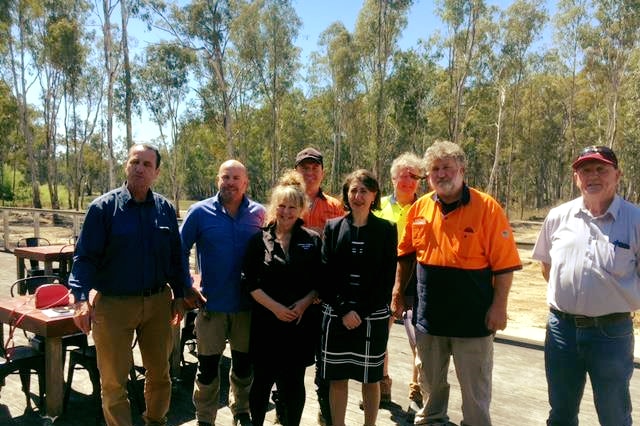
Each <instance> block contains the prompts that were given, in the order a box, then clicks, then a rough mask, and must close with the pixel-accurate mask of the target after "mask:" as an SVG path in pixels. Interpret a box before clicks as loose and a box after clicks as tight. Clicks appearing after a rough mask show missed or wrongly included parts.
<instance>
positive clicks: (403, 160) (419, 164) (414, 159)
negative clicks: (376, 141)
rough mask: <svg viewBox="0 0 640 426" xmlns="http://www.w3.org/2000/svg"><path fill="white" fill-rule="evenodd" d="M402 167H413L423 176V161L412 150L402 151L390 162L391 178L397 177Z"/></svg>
mask: <svg viewBox="0 0 640 426" xmlns="http://www.w3.org/2000/svg"><path fill="white" fill-rule="evenodd" d="M402 169H414V170H416V171H417V174H418V175H419V176H424V173H425V168H424V162H423V161H422V159H421V158H420V157H418V156H417V155H415V154H414V153H413V152H404V153H402V154H400V156H398V157H397V158H396V159H395V160H393V162H392V163H391V178H395V177H397V176H398V174H399V173H400V171H401V170H402Z"/></svg>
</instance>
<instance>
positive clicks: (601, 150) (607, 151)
mask: <svg viewBox="0 0 640 426" xmlns="http://www.w3.org/2000/svg"><path fill="white" fill-rule="evenodd" d="M589 154H600V155H602V157H603V158H605V159H606V160H609V161H611V162H612V163H613V164H614V165H617V164H618V157H616V154H615V153H614V152H613V150H612V149H611V148H609V147H608V146H600V145H597V146H596V145H594V146H588V147H586V148H585V149H583V150H582V151H581V152H580V155H578V159H580V158H582V157H586V156H587V155H589Z"/></svg>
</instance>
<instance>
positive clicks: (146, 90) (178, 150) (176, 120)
mask: <svg viewBox="0 0 640 426" xmlns="http://www.w3.org/2000/svg"><path fill="white" fill-rule="evenodd" d="M194 62H195V55H194V53H193V52H192V51H191V50H189V49H184V48H183V47H182V46H179V45H177V44H174V43H167V42H161V43H158V44H157V45H150V46H147V47H146V49H145V52H144V58H143V60H142V62H141V64H140V68H139V69H138V70H137V72H136V76H137V78H138V81H137V86H138V88H139V89H138V90H139V94H140V97H141V99H142V100H143V102H144V104H145V105H146V108H147V109H148V110H149V112H150V113H151V117H152V119H153V122H154V123H155V124H156V126H157V127H158V131H159V133H160V144H161V146H162V147H163V148H164V149H165V151H166V153H167V154H169V155H167V156H166V159H167V167H168V169H169V178H170V180H171V196H172V198H173V202H174V205H175V207H176V210H177V211H179V210H180V194H181V181H182V178H183V176H182V174H181V171H182V170H183V169H184V168H185V165H184V164H183V158H184V156H183V154H182V146H181V144H180V142H181V139H180V117H181V114H182V113H183V112H184V111H183V110H184V106H185V101H186V100H187V99H188V94H189V90H190V87H189V72H190V69H191V67H192V66H193V64H194ZM167 131H168V134H167Z"/></svg>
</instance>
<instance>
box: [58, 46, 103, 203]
mask: <svg viewBox="0 0 640 426" xmlns="http://www.w3.org/2000/svg"><path fill="white" fill-rule="evenodd" d="M98 63H99V61H98V60H97V58H96V61H95V62H92V63H86V64H85V65H84V66H83V68H82V73H81V75H80V76H79V78H78V81H77V82H76V84H75V89H74V100H73V114H72V120H71V125H70V126H69V124H67V123H68V121H69V120H65V128H66V131H65V150H64V165H65V169H66V173H65V175H64V177H65V181H66V184H67V196H68V200H67V201H68V205H69V208H72V209H76V210H78V209H82V208H83V204H82V196H83V189H84V188H88V187H90V184H91V182H90V179H92V177H91V176H90V175H89V172H88V168H89V167H88V166H89V165H90V161H91V160H90V159H87V158H85V152H86V150H87V146H88V145H89V144H90V142H92V141H94V140H96V137H97V136H99V137H101V136H102V135H101V134H100V133H99V132H98V131H97V129H98V124H99V122H98V120H99V118H100V117H101V113H102V104H103V102H102V99H103V95H104V92H103V91H102V90H96V88H101V87H103V86H104V75H103V74H102V73H101V69H100V67H99V66H97V65H95V64H98ZM78 106H79V108H77V107H78ZM78 111H79V112H78ZM69 127H71V128H72V129H73V130H72V131H71V130H69ZM106 164H107V161H106V160H105V159H102V160H101V161H100V166H101V167H99V168H98V170H99V171H100V172H101V173H103V174H104V170H105V169H106V168H107V167H102V166H103V165H106ZM91 166H92V167H96V165H95V164H92V165H91Z"/></svg>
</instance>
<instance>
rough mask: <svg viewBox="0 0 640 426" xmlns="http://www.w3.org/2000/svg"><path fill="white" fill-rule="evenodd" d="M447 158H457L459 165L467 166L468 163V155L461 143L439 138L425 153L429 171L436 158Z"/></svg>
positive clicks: (426, 165)
mask: <svg viewBox="0 0 640 426" xmlns="http://www.w3.org/2000/svg"><path fill="white" fill-rule="evenodd" d="M447 158H453V159H454V160H456V162H457V163H458V165H460V166H462V167H466V165H467V156H466V155H465V153H464V150H463V149H462V148H461V147H460V145H458V144H456V143H453V142H449V141H442V140H437V141H435V142H434V143H433V145H431V146H430V147H429V148H427V151H426V152H425V153H424V162H425V167H426V168H427V173H429V170H431V166H433V163H434V162H435V161H436V160H444V159H447Z"/></svg>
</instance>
